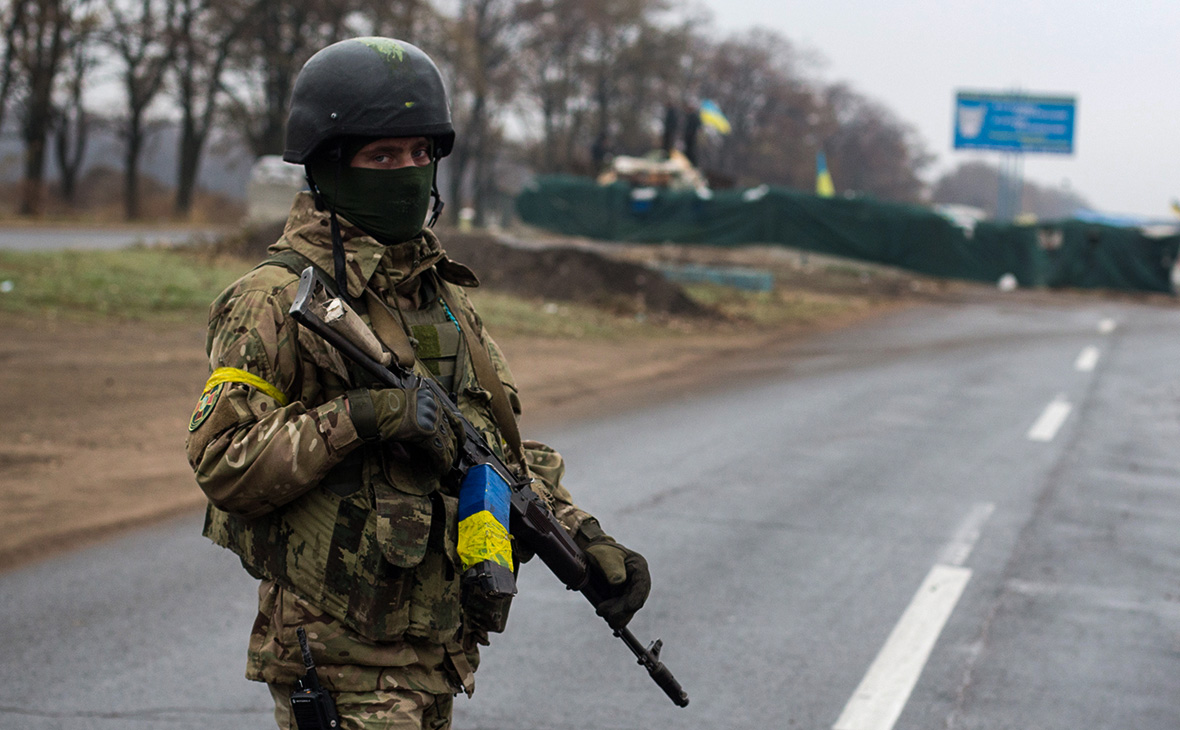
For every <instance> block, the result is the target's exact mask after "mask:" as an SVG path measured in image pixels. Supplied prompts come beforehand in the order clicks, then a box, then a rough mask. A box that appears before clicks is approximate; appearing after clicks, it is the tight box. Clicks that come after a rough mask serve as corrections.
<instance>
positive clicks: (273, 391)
mask: <svg viewBox="0 0 1180 730" xmlns="http://www.w3.org/2000/svg"><path fill="white" fill-rule="evenodd" d="M222 383H245V384H246V385H248V386H250V387H251V388H254V389H255V390H257V391H259V392H261V393H265V394H266V395H269V396H270V397H271V398H274V399H275V400H276V401H278V403H279V405H280V406H285V405H287V403H288V402H289V400H288V398H287V396H286V395H284V394H283V391H281V390H279V389H278V388H276V387H274V386H273V385H271V384H270V383H268V382H266V381H265V380H263V379H262V378H260V377H258V376H257V375H255V374H253V373H248V372H246V371H245V370H240V369H238V368H217V369H216V370H214V371H213V374H212V375H210V376H209V380H207V381H206V382H205V389H204V390H203V391H201V393H202V394H204V393H208V392H209V391H211V390H213V389H214V388H216V387H217V386H219V385H221V384H222Z"/></svg>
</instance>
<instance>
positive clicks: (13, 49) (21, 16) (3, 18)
mask: <svg viewBox="0 0 1180 730" xmlns="http://www.w3.org/2000/svg"><path fill="white" fill-rule="evenodd" d="M27 10H28V4H27V3H23V2H13V3H10V4H9V6H8V7H7V8H5V9H4V10H3V11H2V13H3V14H2V15H0V22H2V23H3V28H4V57H3V61H2V63H3V64H4V66H3V68H0V131H3V130H4V119H5V114H6V112H7V111H8V100H9V98H10V97H11V95H12V90H13V81H14V80H15V79H16V75H17V70H18V67H17V60H18V58H17V52H18V50H19V47H18V45H17V43H18V41H19V40H20V39H21V35H22V34H23V30H24V28H25V13H26V12H27Z"/></svg>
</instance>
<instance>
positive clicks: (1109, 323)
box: [1098, 317, 1116, 335]
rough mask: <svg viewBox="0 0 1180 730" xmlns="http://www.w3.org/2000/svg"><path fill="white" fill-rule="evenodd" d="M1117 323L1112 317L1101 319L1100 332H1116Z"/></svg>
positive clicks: (1107, 333) (1104, 333)
mask: <svg viewBox="0 0 1180 730" xmlns="http://www.w3.org/2000/svg"><path fill="white" fill-rule="evenodd" d="M1115 325H1116V323H1115V321H1114V320H1113V319H1111V318H1110V317H1106V318H1105V319H1101V320H1099V321H1098V334H1100V335H1109V334H1110V333H1111V332H1114V328H1115Z"/></svg>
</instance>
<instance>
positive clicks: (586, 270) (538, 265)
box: [212, 223, 717, 317]
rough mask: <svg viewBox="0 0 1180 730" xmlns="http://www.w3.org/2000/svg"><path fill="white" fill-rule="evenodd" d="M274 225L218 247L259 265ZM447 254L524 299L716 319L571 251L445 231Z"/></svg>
mask: <svg viewBox="0 0 1180 730" xmlns="http://www.w3.org/2000/svg"><path fill="white" fill-rule="evenodd" d="M282 232H283V224H282V223H274V224H270V225H265V226H259V227H257V228H253V229H249V230H245V231H242V232H239V233H235V234H232V235H230V236H227V237H225V238H223V239H221V240H220V241H217V242H216V243H214V244H212V248H213V251H214V252H215V253H219V254H226V255H232V256H239V257H242V258H245V259H249V260H258V259H262V258H264V257H265V256H266V247H267V246H269V245H270V244H272V243H274V242H275V241H276V240H278V238H279V236H280V235H282ZM439 237H440V238H441V239H442V242H443V247H444V248H446V250H447V255H449V256H450V257H451V258H452V259H454V260H456V261H459V262H461V263H464V264H466V265H467V266H469V267H471V269H472V270H474V271H475V273H476V275H477V276H478V277H479V280H480V285H481V286H482V287H486V288H487V289H491V290H495V291H503V292H507V293H510V294H515V295H518V296H524V297H531V298H538V299H546V300H557V301H568V302H579V303H584V304H591V305H594V306H598V307H602V308H605V309H609V310H612V311H616V312H620V313H625V314H640V313H643V314H648V315H656V316H670V317H715V316H717V315H716V313H714V312H713V311H712V310H710V309H708V308H706V307H704V306H702V305H700V304H698V303H697V302H695V301H693V300H692V299H690V298H689V297H688V296H687V295H686V294H685V293H684V291H683V290H682V289H681V288H680V287H679V286H677V285H676V284H674V283H672V282H670V281H668V280H667V279H666V278H664V276H663V275H662V274H660V272H658V271H655V270H653V269H651V268H648V267H647V266H644V265H643V264H640V263H633V262H628V261H619V260H616V259H611V258H608V257H606V256H603V255H602V254H600V253H596V252H594V251H588V250H583V249H579V248H570V247H561V246H553V247H544V248H532V247H529V248H524V247H520V246H513V245H509V244H506V243H504V242H503V241H501V240H499V239H497V238H496V237H495V236H493V235H491V234H488V233H463V232H459V231H455V230H448V231H442V232H440V236H439Z"/></svg>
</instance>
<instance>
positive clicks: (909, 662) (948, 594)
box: [832, 565, 971, 730]
mask: <svg viewBox="0 0 1180 730" xmlns="http://www.w3.org/2000/svg"><path fill="white" fill-rule="evenodd" d="M970 579H971V571H970V570H969V569H968V568H962V567H959V566H956V565H935V566H934V567H933V568H932V569H931V570H930V573H929V574H928V575H927V576H926V580H925V581H923V582H922V586H921V587H920V588H919V589H918V592H917V593H915V594H914V598H913V600H912V601H910V605H909V607H907V608H906V610H905V613H903V614H902V615H901V620H900V621H898V622H897V625H896V626H894V627H893V632H892V633H891V634H889V638H888V639H886V640H885V645H884V646H882V647H881V652H880V653H879V654H877V658H876V659H875V660H873V663H872V665H870V666H869V671H868V672H867V673H866V674H865V676H864V679H862V680H861V682H860V686H858V687H857V688H856V691H855V692H853V693H852V698H851V699H850V700H848V704H847V705H845V706H844V711H843V712H841V713H840V718H839V719H838V720H836V724H835V725H833V726H832V728H833V730H891V729H892V728H893V725H894V723H896V722H897V718H898V717H900V716H901V711H902V710H904V709H905V705H906V702H908V701H909V699H910V693H911V692H913V690H914V685H915V684H917V682H918V676H919V675H920V674H921V673H922V669H923V668H924V667H925V666H926V660H927V659H928V658H930V652H931V651H932V650H933V649H934V644H935V642H936V641H937V640H938V636H939V634H941V633H942V627H943V626H944V625H945V624H946V621H947V619H948V618H950V615H951V612H952V611H953V610H954V608H955V604H957V603H958V602H959V597H960V596H961V595H962V594H963V589H964V588H965V587H966V586H967V581H968V580H970Z"/></svg>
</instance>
